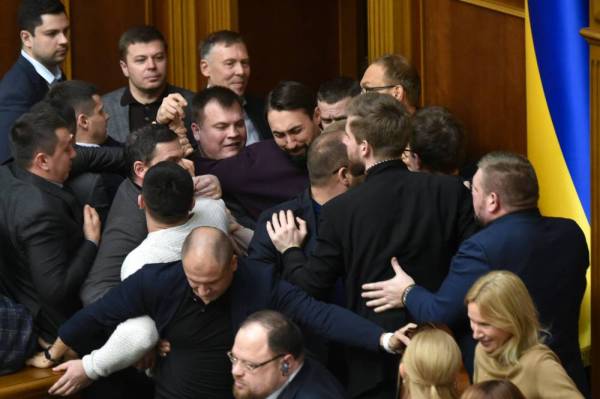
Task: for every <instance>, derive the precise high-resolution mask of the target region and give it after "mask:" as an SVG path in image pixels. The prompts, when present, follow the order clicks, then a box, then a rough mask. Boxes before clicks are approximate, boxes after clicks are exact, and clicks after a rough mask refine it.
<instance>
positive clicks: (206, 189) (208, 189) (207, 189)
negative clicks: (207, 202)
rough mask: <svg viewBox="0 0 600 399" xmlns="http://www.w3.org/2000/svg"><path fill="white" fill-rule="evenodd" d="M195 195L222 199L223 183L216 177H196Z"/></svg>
mask: <svg viewBox="0 0 600 399" xmlns="http://www.w3.org/2000/svg"><path fill="white" fill-rule="evenodd" d="M194 194H195V195H198V196H200V197H206V198H211V199H221V196H222V194H223V192H222V191H221V183H220V182H219V179H218V178H217V176H215V175H201V176H196V177H194Z"/></svg>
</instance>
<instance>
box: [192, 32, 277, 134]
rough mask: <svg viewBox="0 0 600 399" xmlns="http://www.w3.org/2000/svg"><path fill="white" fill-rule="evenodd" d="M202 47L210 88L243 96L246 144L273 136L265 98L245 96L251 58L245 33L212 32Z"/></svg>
mask: <svg viewBox="0 0 600 399" xmlns="http://www.w3.org/2000/svg"><path fill="white" fill-rule="evenodd" d="M199 50H200V72H201V73H202V75H203V76H204V77H206V78H207V79H208V82H207V87H212V86H223V87H227V88H228V89H230V90H232V91H233V92H234V93H235V94H237V95H238V96H240V98H241V101H242V107H243V111H244V123H245V124H246V131H247V135H248V138H247V140H246V145H250V144H254V143H256V142H258V141H262V140H267V139H271V138H272V137H271V130H270V129H269V125H268V124H267V121H266V119H265V103H264V101H263V100H262V99H259V98H257V97H253V96H249V95H246V87H247V85H248V79H249V78H250V57H249V56H248V50H247V49H246V43H244V39H243V38H242V36H241V35H240V34H239V33H237V32H232V31H230V30H221V31H217V32H213V33H211V34H210V35H208V36H207V37H206V39H204V41H203V42H202V43H201V44H200V47H199ZM188 103H189V101H188Z"/></svg>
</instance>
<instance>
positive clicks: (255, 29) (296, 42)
mask: <svg viewBox="0 0 600 399" xmlns="http://www.w3.org/2000/svg"><path fill="white" fill-rule="evenodd" d="M338 16H339V11H338V1H337V0H288V1H282V0H261V1H256V0H239V30H240V33H241V34H242V35H243V36H244V39H245V41H246V43H247V45H248V51H249V53H250V58H251V62H252V76H251V78H250V84H249V87H248V91H249V92H251V93H256V94H261V95H264V94H266V93H267V92H269V90H271V89H272V88H273V87H274V86H275V84H277V82H279V81H280V80H283V79H286V80H289V79H291V80H298V81H300V82H303V83H306V84H308V85H309V86H311V87H312V88H314V89H315V90H316V89H317V88H318V87H319V84H320V83H321V82H322V81H324V80H327V79H331V78H333V77H335V76H337V75H338V74H339V57H338V52H339V47H338V46H339V42H338V29H339V28H338Z"/></svg>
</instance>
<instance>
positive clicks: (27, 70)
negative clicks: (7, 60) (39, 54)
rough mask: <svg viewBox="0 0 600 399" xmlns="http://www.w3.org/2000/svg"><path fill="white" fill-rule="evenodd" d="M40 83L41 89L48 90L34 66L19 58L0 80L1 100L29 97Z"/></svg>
mask: <svg viewBox="0 0 600 399" xmlns="http://www.w3.org/2000/svg"><path fill="white" fill-rule="evenodd" d="M38 81H39V82H40V85H41V87H44V88H47V85H46V86H44V85H42V83H45V81H44V78H42V77H41V76H40V75H38V74H37V72H36V71H35V69H34V68H33V65H31V63H30V62H29V61H27V60H26V59H25V58H23V57H22V56H19V58H18V59H17V61H16V62H15V63H14V64H13V66H12V67H11V68H10V69H9V70H8V71H7V72H6V74H5V75H4V76H3V77H2V80H0V100H1V101H4V100H5V99H8V98H7V96H10V97H11V98H12V97H14V96H18V97H27V96H28V93H31V92H32V90H35V87H36V82H38ZM42 81H43V82H42Z"/></svg>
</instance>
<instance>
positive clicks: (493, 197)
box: [486, 191, 500, 213]
mask: <svg viewBox="0 0 600 399" xmlns="http://www.w3.org/2000/svg"><path fill="white" fill-rule="evenodd" d="M486 206H487V210H488V212H489V213H497V212H498V211H499V210H500V197H499V196H498V194H497V193H495V192H493V191H492V192H491V193H489V194H488V195H487V197H486Z"/></svg>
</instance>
